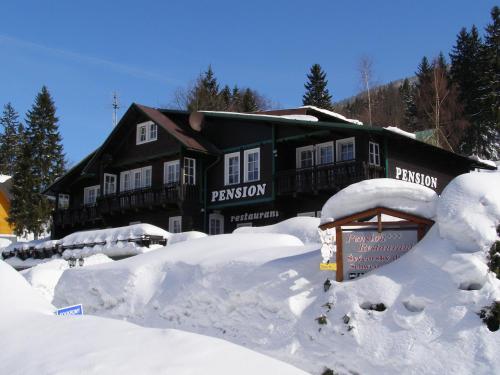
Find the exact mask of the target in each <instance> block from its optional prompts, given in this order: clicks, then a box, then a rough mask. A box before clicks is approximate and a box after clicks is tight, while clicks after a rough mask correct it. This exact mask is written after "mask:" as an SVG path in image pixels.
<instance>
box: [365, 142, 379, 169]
mask: <svg viewBox="0 0 500 375" xmlns="http://www.w3.org/2000/svg"><path fill="white" fill-rule="evenodd" d="M368 153H369V160H368V162H369V164H371V165H378V166H380V146H379V144H378V143H375V142H370V143H369V146H368Z"/></svg>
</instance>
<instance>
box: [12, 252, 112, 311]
mask: <svg viewBox="0 0 500 375" xmlns="http://www.w3.org/2000/svg"><path fill="white" fill-rule="evenodd" d="M112 261H113V260H112V259H111V258H109V257H107V256H106V255H104V254H96V255H92V256H90V257H88V258H85V263H84V265H83V266H84V267H87V266H92V265H96V264H102V263H109V262H112ZM78 267H80V266H78ZM69 269H70V268H69V264H68V261H67V260H64V259H61V258H55V259H50V260H48V261H46V262H43V263H39V264H37V265H35V266H34V267H31V268H29V269H27V270H24V271H21V274H22V275H23V276H24V277H25V279H26V280H27V281H28V282H29V283H30V284H31V285H32V286H33V288H35V289H36V290H37V291H38V292H40V293H41V294H42V295H43V296H44V297H45V298H46V299H47V300H48V301H52V299H53V298H54V288H55V287H56V285H57V283H58V282H59V278H60V277H61V275H62V274H63V272H64V271H66V270H69Z"/></svg>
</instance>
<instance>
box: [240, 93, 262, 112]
mask: <svg viewBox="0 0 500 375" xmlns="http://www.w3.org/2000/svg"><path fill="white" fill-rule="evenodd" d="M258 110H259V105H258V104H257V99H256V95H255V93H254V92H252V90H250V89H248V88H247V89H246V90H245V91H244V92H243V97H242V98H241V112H246V113H248V112H256V111H258Z"/></svg>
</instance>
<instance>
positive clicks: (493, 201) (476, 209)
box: [437, 173, 500, 252]
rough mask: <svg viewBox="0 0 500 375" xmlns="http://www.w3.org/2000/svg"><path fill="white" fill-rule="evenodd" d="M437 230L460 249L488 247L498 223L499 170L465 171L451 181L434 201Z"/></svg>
mask: <svg viewBox="0 0 500 375" xmlns="http://www.w3.org/2000/svg"><path fill="white" fill-rule="evenodd" d="M437 219H438V223H439V234H440V235H441V237H443V238H445V239H449V240H450V241H453V243H454V244H455V246H456V247H457V248H458V249H459V250H461V251H472V252H473V251H478V250H484V249H488V248H490V247H491V245H492V243H493V242H494V241H495V240H496V238H497V230H496V228H497V227H498V226H499V225H500V173H468V174H464V175H461V176H458V177H457V178H455V179H454V180H453V181H451V182H450V183H449V184H448V185H447V186H446V188H445V189H444V191H443V193H442V194H441V198H440V199H439V201H438V205H437Z"/></svg>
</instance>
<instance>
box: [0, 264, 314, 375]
mask: <svg viewBox="0 0 500 375" xmlns="http://www.w3.org/2000/svg"><path fill="white" fill-rule="evenodd" d="M53 311H54V307H53V306H52V305H51V304H50V303H48V302H46V301H45V300H43V298H42V297H41V296H39V295H38V294H37V293H36V292H35V291H34V290H33V289H32V288H31V287H30V286H29V284H28V283H27V282H26V281H25V280H24V279H23V278H22V276H20V275H19V274H18V273H17V272H16V271H14V270H13V269H12V268H11V267H10V266H8V265H7V264H6V263H4V262H2V261H0V347H1V348H2V350H1V351H0V363H1V364H2V373H5V374H13V375H14V374H70V373H71V374H97V373H99V374H111V373H119V374H160V373H161V374H167V373H168V374H170V373H172V374H176V375H191V374H202V373H203V374H213V375H224V374H248V375H250V374H255V373H263V374H266V373H268V374H291V375H292V374H296V375H299V374H305V373H304V372H302V371H300V370H298V369H296V368H293V367H292V366H290V365H287V364H285V363H281V362H278V361H276V360H274V359H271V358H269V357H266V356H264V355H262V354H258V353H254V352H251V351H250V350H248V349H245V348H242V347H238V346H236V345H234V344H230V343H228V342H226V341H223V340H219V339H215V338H210V337H204V336H201V335H197V334H193V333H187V332H182V331H177V330H163V329H161V330H160V329H147V328H142V327H138V326H136V325H134V324H131V323H127V322H122V321H116V320H108V319H103V318H97V317H91V316H67V317H63V316H55V315H53ZM138 343H140V345H139V346H138V345H137V344H138ZM242 364H244V365H242Z"/></svg>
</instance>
